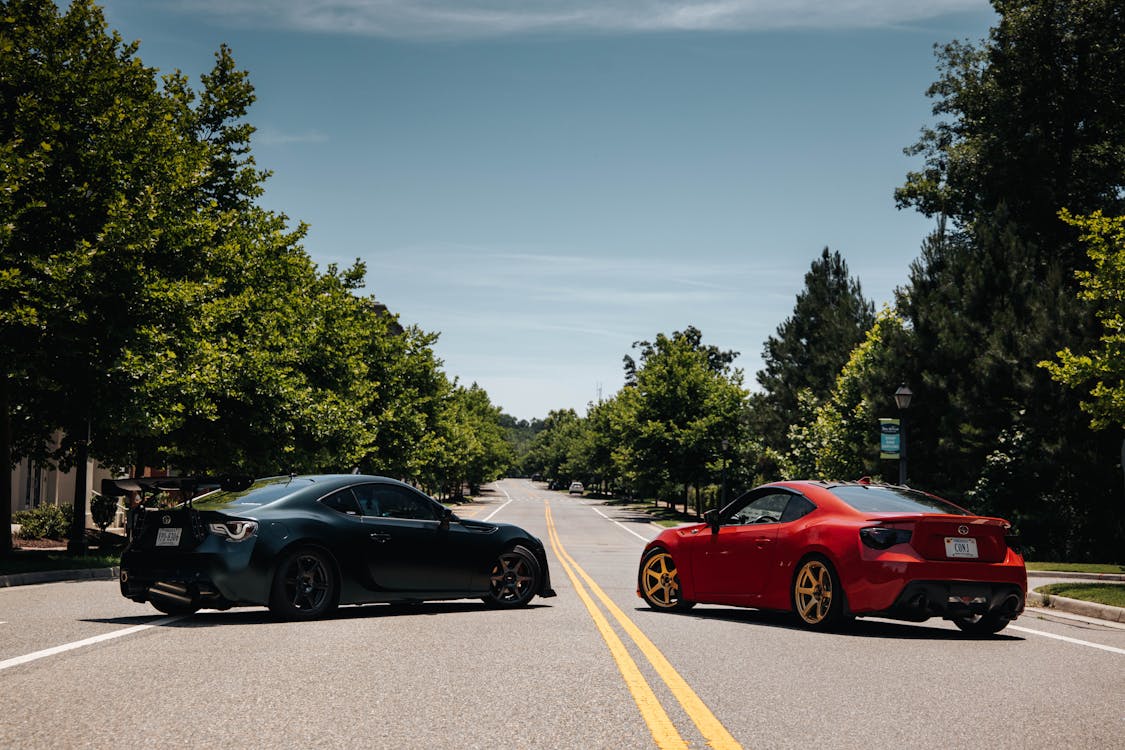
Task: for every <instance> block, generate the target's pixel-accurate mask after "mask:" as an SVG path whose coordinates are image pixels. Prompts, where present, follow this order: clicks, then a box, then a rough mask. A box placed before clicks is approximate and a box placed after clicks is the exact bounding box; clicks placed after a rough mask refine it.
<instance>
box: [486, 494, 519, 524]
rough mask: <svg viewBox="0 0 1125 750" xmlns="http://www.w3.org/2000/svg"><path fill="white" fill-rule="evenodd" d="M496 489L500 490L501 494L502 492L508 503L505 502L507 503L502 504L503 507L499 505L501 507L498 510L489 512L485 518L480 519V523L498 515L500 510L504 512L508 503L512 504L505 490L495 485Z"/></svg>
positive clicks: (510, 497)
mask: <svg viewBox="0 0 1125 750" xmlns="http://www.w3.org/2000/svg"><path fill="white" fill-rule="evenodd" d="M496 489H498V490H500V491H501V492H503V493H504V497H506V498H508V502H507V503H504V504H503V505H501V506H500V507H499V508H497V509H496V510H494V511H492V512H491V513H489V514H488V515H487V516H485V517H484V518H482V519H481V520H482V521H487V520H489V519H491V518H492V517H493V516H494V515H496V514H497V513H499V512H500V511H502V510H504V509H505V508H507V507H508V503H510V502H512V496H511V495H509V494H508V493H507V491H506V490H505V489H504V488H503V487H501V486H500V485H496Z"/></svg>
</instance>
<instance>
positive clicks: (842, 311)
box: [752, 248, 875, 452]
mask: <svg viewBox="0 0 1125 750" xmlns="http://www.w3.org/2000/svg"><path fill="white" fill-rule="evenodd" d="M874 315H875V313H874V307H873V306H872V304H871V303H870V302H868V301H867V300H866V299H865V298H864V296H863V291H862V289H861V287H860V284H859V281H857V280H855V279H853V278H851V277H850V276H849V274H848V266H847V263H845V262H844V259H843V257H841V255H840V253H839V252H835V253H829V251H828V248H824V251H823V252H822V253H821V255H820V258H818V259H817V260H815V261H813V263H812V265H811V267H810V268H809V271H808V273H806V274H805V286H804V288H803V289H802V290H801V292H800V293H798V295H797V301H796V303H795V305H794V306H793V314H792V315H791V316H790V317H788V318H786V319H785V321H784V322H783V323H782V324H781V325H780V326H778V328H777V334H776V335H775V336H771V337H770V338H769V339H767V340H766V344H765V347H764V349H763V352H762V360H763V362H764V365H765V366H764V369H762V370H761V371H760V372H759V373H758V383H759V384H760V385H761V386H762V389H763V390H762V394H761V396H760V397H759V398H757V399H755V400H754V403H753V410H752V416H753V423H754V431H755V432H756V433H757V434H758V435H759V436H760V437H761V439H762V440H763V441H764V442H765V444H766V445H767V446H769V447H770V448H773V449H775V450H777V451H779V452H780V451H785V450H786V446H787V445H788V443H789V440H788V425H791V424H798V425H800V424H802V423H801V422H800V421H797V420H794V417H795V416H796V415H797V414H798V413H799V408H800V401H801V399H802V396H801V394H802V392H805V391H807V392H808V393H807V394H806V395H805V396H804V397H803V398H804V399H805V402H806V405H807V404H808V403H811V402H818V401H821V400H823V399H825V398H827V397H828V394H829V392H830V391H831V390H832V385H833V383H834V381H835V378H836V375H837V374H838V373H839V372H840V368H841V367H843V366H844V363H845V362H847V361H848V356H849V354H850V353H851V351H852V349H853V347H855V346H856V345H857V344H858V343H859V342H860V341H862V340H863V334H864V332H865V331H866V330H867V329H868V328H870V327H871V324H872V322H873V321H874ZM810 399H811V402H810Z"/></svg>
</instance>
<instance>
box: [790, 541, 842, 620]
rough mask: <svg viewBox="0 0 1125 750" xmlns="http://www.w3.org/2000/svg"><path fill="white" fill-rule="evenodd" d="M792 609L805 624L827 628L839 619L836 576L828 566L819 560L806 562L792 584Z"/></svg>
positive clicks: (813, 559)
mask: <svg viewBox="0 0 1125 750" xmlns="http://www.w3.org/2000/svg"><path fill="white" fill-rule="evenodd" d="M793 609H794V610H795V611H796V612H797V616H798V617H800V618H801V621H802V622H803V623H804V624H805V625H809V626H812V627H818V626H826V625H829V624H831V622H832V621H834V620H836V619H838V617H839V612H840V601H839V596H838V595H837V592H836V576H835V575H834V574H833V573H832V568H831V567H829V564H828V563H827V562H826V561H825V560H822V559H819V558H815V557H814V558H811V559H809V560H806V561H805V563H804V564H803V565H802V566H801V568H800V570H798V571H797V577H796V578H795V579H794V582H793Z"/></svg>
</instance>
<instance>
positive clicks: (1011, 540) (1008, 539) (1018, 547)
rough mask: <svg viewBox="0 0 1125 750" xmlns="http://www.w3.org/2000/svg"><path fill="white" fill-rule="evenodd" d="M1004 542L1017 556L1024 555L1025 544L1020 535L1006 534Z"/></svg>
mask: <svg viewBox="0 0 1125 750" xmlns="http://www.w3.org/2000/svg"><path fill="white" fill-rule="evenodd" d="M1004 542H1005V543H1006V544H1007V545H1008V548H1009V549H1010V550H1012V552H1015V553H1016V554H1017V555H1020V554H1023V544H1022V540H1021V539H1020V535H1019V534H1005V535H1004Z"/></svg>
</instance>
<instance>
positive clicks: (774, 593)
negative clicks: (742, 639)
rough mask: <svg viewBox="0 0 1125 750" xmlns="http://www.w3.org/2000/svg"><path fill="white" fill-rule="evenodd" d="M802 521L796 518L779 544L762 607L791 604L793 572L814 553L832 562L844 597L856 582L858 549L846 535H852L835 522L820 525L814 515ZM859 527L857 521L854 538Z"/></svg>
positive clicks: (789, 605)
mask: <svg viewBox="0 0 1125 750" xmlns="http://www.w3.org/2000/svg"><path fill="white" fill-rule="evenodd" d="M802 521H804V519H802ZM802 521H798V522H797V523H798V524H800V525H798V526H797V527H795V528H794V529H792V530H791V531H790V533H788V534H786V535H785V537H784V539H783V540H782V541H781V543H780V545H779V549H778V556H777V567H776V568H775V569H774V572H773V576H772V577H771V579H770V584H769V588H768V590H767V591H766V592H765V596H764V597H763V601H762V606H763V607H766V608H768V609H780V610H786V609H791V608H792V606H793V603H792V596H793V583H794V576H795V575H797V570H798V568H799V566H800V564H801V563H802V562H803V561H804V560H806V559H807V558H809V557H810V556H813V555H819V556H821V557H823V558H825V559H827V560H828V562H829V563H830V564H831V565H832V569H833V570H835V571H836V578H837V580H839V582H840V586H841V588H843V589H844V597H845V601H847V592H848V589H849V588H850V587H851V585H852V584H853V583H854V582H855V571H856V570H857V565H856V563H857V562H858V561H859V551H858V550H857V549H856V546H855V543H853V542H852V540H851V539H850V538H849V537H850V536H852V535H851V534H843V535H842V534H841V533H840V532H841V529H840V527H839V526H838V525H836V526H826V525H822V524H821V523H819V520H818V519H817V518H816V516H815V515H813V516H810V517H809V518H808V520H807V521H804V522H803V523H802ZM858 529H859V525H857V526H856V531H855V534H854V535H855V539H856V540H858V538H859V537H858V533H859V531H858Z"/></svg>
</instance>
